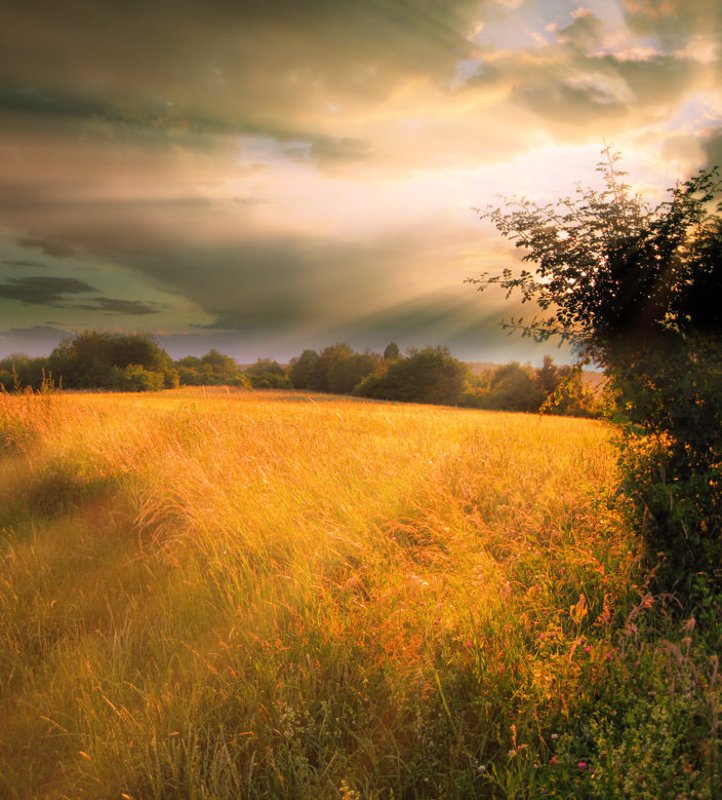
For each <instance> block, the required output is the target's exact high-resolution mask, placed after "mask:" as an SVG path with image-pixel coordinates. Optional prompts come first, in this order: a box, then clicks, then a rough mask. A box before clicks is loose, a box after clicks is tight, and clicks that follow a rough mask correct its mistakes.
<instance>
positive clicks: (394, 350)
mask: <svg viewBox="0 0 722 800" xmlns="http://www.w3.org/2000/svg"><path fill="white" fill-rule="evenodd" d="M400 358H401V351H400V350H399V346H398V345H397V344H396V342H389V343H388V344H387V345H386V348H385V350H384V361H398V360H399V359H400Z"/></svg>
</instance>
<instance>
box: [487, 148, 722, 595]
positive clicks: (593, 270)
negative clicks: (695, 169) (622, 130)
mask: <svg viewBox="0 0 722 800" xmlns="http://www.w3.org/2000/svg"><path fill="white" fill-rule="evenodd" d="M604 155H605V157H604V160H603V161H602V162H601V163H600V164H599V166H598V170H599V171H600V172H601V175H602V179H603V186H602V188H601V189H593V188H582V187H580V188H579V189H578V190H577V193H576V195H575V196H574V197H567V198H563V199H561V200H559V201H558V202H557V203H556V204H555V205H540V204H537V203H535V202H533V201H530V200H525V199H522V200H510V201H508V202H507V204H506V205H505V206H504V207H502V208H491V209H488V210H486V211H485V212H483V213H482V216H483V217H485V218H488V219H490V220H491V221H492V223H493V224H494V225H495V226H496V228H497V229H498V230H499V232H500V233H501V234H502V235H503V236H504V237H506V238H508V239H510V240H511V241H513V242H514V243H515V244H516V246H517V247H518V248H520V249H521V250H522V251H523V252H524V256H523V261H524V262H527V263H531V264H533V265H534V266H533V268H532V269H526V268H521V269H519V270H514V269H512V268H506V269H504V270H503V272H502V273H501V274H499V275H489V274H485V275H483V276H482V277H481V278H478V279H474V280H472V282H473V283H476V284H477V285H478V287H479V288H480V289H484V288H486V287H487V286H489V285H493V284H497V285H500V286H501V287H503V288H504V289H505V290H506V291H507V296H508V295H509V294H511V293H513V292H515V291H518V292H519V293H520V294H521V299H522V300H523V301H524V302H531V303H534V304H536V306H537V307H538V309H539V311H540V314H539V315H538V316H537V317H536V318H535V319H534V320H532V321H531V322H524V321H522V320H515V321H514V320H512V322H511V323H510V324H511V325H513V326H515V327H519V328H520V329H521V330H522V331H523V333H524V334H525V335H531V336H535V337H536V338H538V339H546V338H548V337H550V336H553V335H559V336H561V337H562V338H564V339H566V340H568V341H570V342H571V343H572V345H573V346H574V348H575V349H576V351H577V352H578V353H579V355H580V358H581V359H582V360H583V361H587V362H589V361H594V362H596V363H597V364H600V365H602V366H603V367H604V369H605V371H606V373H607V375H608V377H609V381H610V386H611V387H612V388H613V389H614V391H615V392H616V396H617V400H618V403H617V409H618V412H619V417H618V419H620V421H621V422H622V425H623V430H624V445H623V449H622V465H623V477H624V488H625V490H626V492H627V494H628V496H630V497H631V498H632V499H633V501H634V506H635V508H636V509H637V512H638V521H639V523H640V525H641V527H642V530H643V533H644V535H645V537H646V540H647V543H648V551H649V553H650V556H652V557H653V558H655V559H657V558H658V557H659V556H663V558H662V563H661V566H660V567H659V572H658V576H659V578H660V580H661V582H662V583H663V584H664V585H665V586H670V585H671V586H674V587H681V586H683V585H684V586H686V587H689V585H690V582H691V579H692V577H693V576H694V575H695V574H697V573H698V572H700V571H701V572H703V573H705V575H706V576H708V578H710V579H712V580H713V581H715V582H716V583H717V584H719V585H721V586H722V571H721V569H720V566H721V565H722V494H721V492H720V486H721V485H722V476H721V472H722V346H721V344H720V341H721V334H722V304H720V301H719V298H720V297H722V203H720V196H721V195H722V184H721V182H720V180H719V177H718V173H717V170H716V169H714V170H707V171H702V172H700V173H699V174H698V175H696V176H695V177H693V178H691V179H689V180H687V181H686V182H684V183H680V184H678V185H676V186H674V187H673V188H671V189H670V190H669V195H668V198H667V199H666V200H665V201H664V202H662V203H659V204H657V205H652V204H650V203H649V202H647V201H645V200H644V199H643V198H641V197H640V196H638V195H635V194H633V193H632V191H631V189H630V187H629V186H628V185H627V184H626V183H625V181H624V173H623V172H622V171H620V170H619V168H618V156H617V154H614V153H612V152H611V151H609V150H606V151H605V154H604Z"/></svg>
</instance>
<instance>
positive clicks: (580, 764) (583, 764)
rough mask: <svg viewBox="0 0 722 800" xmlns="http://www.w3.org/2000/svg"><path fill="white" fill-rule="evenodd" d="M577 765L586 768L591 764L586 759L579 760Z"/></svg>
mask: <svg viewBox="0 0 722 800" xmlns="http://www.w3.org/2000/svg"><path fill="white" fill-rule="evenodd" d="M577 766H578V767H579V769H586V768H587V767H588V766H589V765H588V764H587V762H586V761H579V762H578V763H577Z"/></svg>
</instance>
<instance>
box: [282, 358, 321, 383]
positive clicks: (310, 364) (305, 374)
mask: <svg viewBox="0 0 722 800" xmlns="http://www.w3.org/2000/svg"><path fill="white" fill-rule="evenodd" d="M318 359H319V356H318V353H317V352H316V351H315V350H304V351H303V352H302V353H301V355H300V356H299V357H298V358H294V359H292V360H291V363H290V365H289V369H288V377H289V379H290V381H291V383H292V385H293V388H294V389H310V388H311V384H312V383H313V375H314V371H315V369H316V364H318Z"/></svg>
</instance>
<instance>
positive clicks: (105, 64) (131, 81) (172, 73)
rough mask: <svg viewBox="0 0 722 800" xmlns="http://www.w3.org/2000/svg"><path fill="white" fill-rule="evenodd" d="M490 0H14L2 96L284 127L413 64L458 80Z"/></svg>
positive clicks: (3, 30)
mask: <svg viewBox="0 0 722 800" xmlns="http://www.w3.org/2000/svg"><path fill="white" fill-rule="evenodd" d="M484 5H485V3H484V2H481V0H408V1H407V2H404V3H400V2H399V3H388V2H382V1H381V0H371V2H363V3H359V2H356V1H355V0H353V1H352V0H336V2H333V3H330V2H327V0H309V2H304V3H298V2H297V0H278V1H277V2H274V3H271V4H264V3H257V2H252V0H239V1H238V2H234V3H230V2H229V3H226V2H221V1H220V0H213V1H211V2H209V1H208V0H204V2H200V0H198V1H197V2H173V3H170V2H147V3H143V4H142V5H137V4H135V3H128V2H120V0H118V2H105V3H101V4H99V3H98V2H97V0H78V1H77V2H74V3H72V4H54V3H48V2H33V0H23V2H14V3H13V2H10V3H4V4H3V5H2V8H1V9H0V74H1V75H3V76H5V88H4V90H3V91H2V92H0V107H3V106H4V107H5V109H6V110H7V111H13V112H14V113H17V114H35V115H43V116H53V115H55V116H57V117H81V118H93V117H97V118H101V119H107V120H110V121H121V120H122V121H130V122H133V121H136V122H139V123H142V124H146V125H148V126H151V127H152V126H155V127H157V128H160V129H162V128H163V127H164V126H168V127H171V128H173V127H184V126H190V127H191V128H196V129H197V130H200V131H204V130H209V131H210V132H219V131H221V132H230V131H237V130H239V129H240V130H245V131H248V132H254V131H258V130H273V129H274V125H276V126H278V125H280V126H281V127H283V126H288V125H289V121H291V120H293V119H294V118H296V119H298V118H301V117H305V116H306V114H307V110H308V105H309V102H312V103H313V102H321V101H322V98H328V97H329V96H331V95H334V96H338V97H340V98H343V97H344V96H346V97H349V96H353V97H354V98H360V97H361V98H362V97H364V96H366V97H369V98H376V99H378V98H383V97H385V96H387V95H388V94H389V93H390V92H391V91H393V89H394V87H395V85H396V83H397V81H398V80H399V79H401V78H405V77H407V76H408V75H410V74H412V75H413V74H424V75H429V76H431V77H433V78H434V79H437V78H438V79H439V80H441V79H445V78H446V77H447V76H448V75H449V74H453V68H454V64H455V63H456V61H457V60H458V59H459V58H463V57H466V56H468V55H469V54H470V53H471V52H473V50H474V47H473V45H472V44H471V43H470V42H469V40H468V32H469V27H470V25H471V24H472V23H473V22H474V21H475V20H476V19H477V18H478V15H479V13H480V10H481V8H482V7H483V6H484ZM297 126H298V122H296V123H291V125H290V127H292V128H296V127H297ZM277 133H278V135H279V136H282V135H283V134H282V133H281V132H279V131H277ZM342 141H343V137H340V138H339V142H342ZM319 148H322V143H321V142H319ZM353 149H354V151H357V148H353ZM337 152H340V150H339V151H337Z"/></svg>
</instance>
